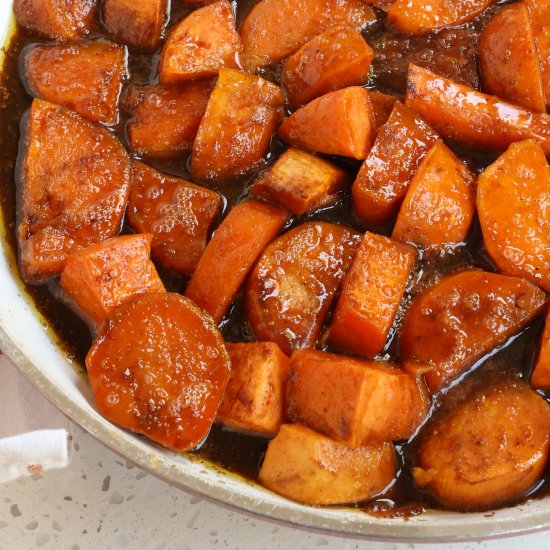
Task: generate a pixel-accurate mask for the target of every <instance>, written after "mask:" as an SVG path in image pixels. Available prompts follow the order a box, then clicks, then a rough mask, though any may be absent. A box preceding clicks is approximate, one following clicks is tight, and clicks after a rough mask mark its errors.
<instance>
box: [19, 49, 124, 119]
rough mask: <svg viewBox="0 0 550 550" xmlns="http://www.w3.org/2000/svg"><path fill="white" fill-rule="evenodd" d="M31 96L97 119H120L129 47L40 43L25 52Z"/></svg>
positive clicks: (24, 64) (27, 81)
mask: <svg viewBox="0 0 550 550" xmlns="http://www.w3.org/2000/svg"><path fill="white" fill-rule="evenodd" d="M23 67H24V71H25V80H26V82H25V83H26V84H27V87H28V89H29V92H30V93H31V95H34V96H39V97H42V98H43V99H46V100H47V101H51V102H52V103H57V104H58V105H63V106H64V107H68V108H69V109H72V110H73V111H76V112H77V113H79V114H81V115H82V116H84V117H86V118H88V119H90V120H93V121H94V122H103V123H105V124H108V125H114V124H116V123H117V122H118V97H119V95H120V90H121V88H122V81H123V79H124V77H125V76H126V48H124V47H123V46H120V45H118V44H115V43H114V42H110V41H109V40H103V39H99V40H87V41H83V42H73V43H71V44H38V45H35V46H31V47H30V48H28V49H27V50H26V51H25V54H24V57H23Z"/></svg>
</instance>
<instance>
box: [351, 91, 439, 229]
mask: <svg viewBox="0 0 550 550" xmlns="http://www.w3.org/2000/svg"><path fill="white" fill-rule="evenodd" d="M436 139H437V134H436V133H435V132H434V131H433V130H432V129H431V128H430V127H429V126H428V125H427V124H426V123H425V122H424V121H423V120H422V119H421V118H419V117H418V116H417V115H416V114H415V113H413V112H412V111H411V110H409V109H407V107H405V106H404V105H403V104H402V103H401V102H399V101H397V102H396V103H395V105H394V107H393V111H392V113H391V115H390V117H389V119H388V121H387V122H386V123H385V124H384V125H383V126H382V127H381V128H380V130H379V132H378V135H377V136H376V140H375V142H374V145H373V146H372V149H371V150H370V153H369V155H368V156H367V158H366V159H365V162H364V163H363V165H362V166H361V169H360V170H359V173H358V174H357V178H356V180H355V182H354V183H353V187H352V196H353V208H354V210H355V213H356V215H357V217H358V218H359V219H360V220H361V221H362V222H364V223H365V224H368V225H375V226H376V225H383V224H384V223H386V222H388V221H390V219H391V218H392V217H393V216H394V215H395V214H396V213H397V210H398V208H399V205H400V204H401V201H402V200H403V199H404V197H405V194H406V193H407V188H408V186H409V183H410V181H411V179H412V177H413V176H414V173H415V172H416V169H417V167H418V165H419V163H420V161H421V160H422V158H423V157H424V155H425V154H426V153H427V152H428V151H429V149H430V147H431V146H432V145H433V143H434V142H435V141H436Z"/></svg>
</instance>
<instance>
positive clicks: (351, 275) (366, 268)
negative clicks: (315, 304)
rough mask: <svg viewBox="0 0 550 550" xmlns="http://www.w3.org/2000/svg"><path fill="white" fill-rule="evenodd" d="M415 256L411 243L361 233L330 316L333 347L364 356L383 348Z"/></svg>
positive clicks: (330, 339)
mask: <svg viewBox="0 0 550 550" xmlns="http://www.w3.org/2000/svg"><path fill="white" fill-rule="evenodd" d="M415 257H416V252H415V250H414V248H413V247H412V246H409V245H407V244H401V243H397V242H395V241H392V240H391V239H388V238H387V237H383V236H382V235H376V234H374V233H369V232H367V233H365V234H364V235H363V239H362V241H361V244H360V245H359V248H358V249H357V252H356V253H355V257H354V258H353V263H352V264H351V268H350V270H349V271H348V273H347V275H346V278H345V279H344V283H343V285H342V293H341V294H340V299H339V300H338V304H337V305H336V310H335V311H334V315H333V317H332V323H331V325H330V337H329V341H330V343H331V344H332V345H333V346H335V347H337V348H339V349H342V350H344V351H349V352H351V353H354V354H357V355H363V356H365V357H373V356H375V355H376V354H377V353H380V352H381V351H382V349H383V348H384V344H385V343H386V340H387V337H388V334H389V332H390V329H391V327H392V325H393V320H394V318H395V314H396V313H397V308H398V307H399V304H400V303H401V300H402V298H403V294H404V293H405V289H406V286H407V281H408V279H409V275H410V272H411V268H412V265H413V263H414V260H415Z"/></svg>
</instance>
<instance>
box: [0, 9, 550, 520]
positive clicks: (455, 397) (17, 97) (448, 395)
mask: <svg viewBox="0 0 550 550" xmlns="http://www.w3.org/2000/svg"><path fill="white" fill-rule="evenodd" d="M254 3H255V0H243V1H240V2H238V5H237V6H236V7H237V21H238V23H240V22H241V21H242V19H243V17H244V15H246V13H247V12H248V11H249V10H250V9H251V7H252V6H253V5H254ZM176 4H177V3H176ZM234 4H236V3H234ZM188 11H189V9H188V8H182V7H175V8H174V9H173V10H172V13H171V20H170V25H169V26H171V25H173V24H174V23H175V22H177V21H179V20H180V19H181V18H182V17H183V16H185V14H186V13H187V12H188ZM493 11H494V8H493V9H491V10H489V12H490V13H491V12H493ZM487 16H488V14H487V13H486V14H484V15H483V16H482V17H480V18H478V20H477V21H475V22H473V23H471V24H468V25H464V26H462V27H459V28H455V29H446V30H443V31H439V32H436V33H432V34H429V35H427V36H423V37H416V38H411V37H407V36H404V35H399V34H396V33H392V32H389V31H386V30H384V27H383V25H382V24H376V25H375V26H374V27H371V28H370V29H368V30H367V31H366V32H365V36H366V38H367V41H368V42H369V43H370V45H371V46H372V47H373V48H374V50H375V52H376V56H375V62H374V65H373V71H372V73H371V78H370V80H369V83H368V87H373V88H374V87H376V88H377V89H379V90H382V91H389V92H391V93H394V94H400V93H402V92H403V89H404V84H405V74H406V67H407V65H408V63H409V62H410V61H414V62H415V63H418V64H420V65H424V66H426V67H428V68H431V69H433V70H434V71H436V72H440V73H442V74H445V75H446V76H448V77H451V78H454V79H456V80H459V81H461V82H464V83H467V84H469V85H473V86H475V87H477V86H478V83H479V77H478V72H477V59H476V53H475V52H476V49H477V40H478V36H479V30H480V28H481V27H482V25H483V22H484V21H485V20H486V18H487ZM100 33H101V29H100V28H99V27H98V28H97V29H96V33H95V34H100ZM37 41H40V40H39V39H38V38H37V37H36V36H32V35H29V34H27V33H26V32H25V31H23V30H22V29H20V28H18V29H17V31H16V34H15V36H14V38H13V39H12V41H11V45H10V47H9V49H8V51H7V52H6V58H5V62H4V69H3V73H2V75H1V81H0V204H1V208H2V215H3V220H4V227H3V228H2V229H3V230H4V231H5V235H4V238H5V242H6V243H7V244H8V248H9V251H11V253H12V255H13V262H12V268H13V272H14V276H15V277H18V270H17V264H16V260H15V258H16V257H17V243H16V212H15V210H16V208H15V205H16V193H17V185H16V183H15V181H16V157H17V151H18V142H19V135H20V120H21V118H22V116H23V114H24V113H25V111H26V110H27V109H28V108H29V106H30V103H31V98H30V97H29V96H28V95H27V93H26V92H25V88H24V87H23V85H22V83H21V81H20V76H19V58H20V54H21V51H22V50H23V48H24V47H25V46H27V45H29V44H31V43H33V42H37ZM157 61H158V52H157V54H155V55H153V56H150V55H142V54H139V53H135V52H132V51H130V55H129V75H130V76H129V79H128V80H127V81H126V84H125V85H126V86H127V85H129V84H132V83H143V82H154V81H155V80H156V64H157ZM279 74H280V67H274V68H271V69H269V70H267V71H266V72H265V74H264V76H265V77H266V78H269V79H271V80H273V81H274V82H277V83H278V78H279ZM115 132H116V134H117V135H118V137H119V138H120V139H121V140H122V141H123V143H125V144H127V137H126V134H125V120H124V113H122V117H121V122H120V124H119V125H118V127H117V128H116V129H115ZM450 145H451V146H452V147H453V149H454V150H455V152H456V153H457V154H458V155H459V156H460V157H461V158H462V159H463V160H465V161H466V162H467V163H468V165H469V166H470V167H471V168H472V169H473V170H475V171H476V172H479V171H480V170H482V169H483V168H484V167H485V166H487V165H488V164H489V163H490V162H492V160H494V158H495V156H491V155H484V154H479V153H476V152H474V151H469V150H466V149H464V148H463V147H458V146H453V144H450ZM282 150H283V146H282V145H281V144H280V143H279V142H278V141H277V140H276V139H274V141H273V147H272V151H271V153H270V155H269V157H268V160H267V164H270V163H271V162H273V160H274V159H275V158H277V156H278V155H279V154H280V152H281V151H282ZM333 160H335V161H336V162H338V163H339V164H340V165H342V166H343V167H344V168H345V169H346V170H348V171H349V172H350V173H352V174H354V173H356V172H357V170H358V168H359V163H357V162H354V161H350V160H346V159H333ZM151 164H152V165H153V166H155V167H156V168H158V169H160V170H164V171H166V172H169V173H172V174H175V175H178V176H181V177H184V178H186V179H191V178H190V175H189V171H188V169H187V163H186V160H185V159H183V160H180V161H177V162H174V161H172V162H168V163H151ZM256 176H257V175H253V176H248V177H246V178H244V179H241V180H239V181H236V182H232V183H231V184H225V185H224V186H223V187H216V186H213V188H215V189H216V190H217V191H219V192H221V193H222V194H223V195H224V197H225V199H226V201H227V208H226V212H227V210H228V209H229V208H230V207H231V205H232V204H234V203H235V202H238V201H239V200H242V199H243V198H244V197H245V196H246V193H247V191H248V189H249V187H250V184H251V182H252V181H253V180H254V177H256ZM306 219H308V220H324V221H330V222H337V223H343V224H345V225H348V226H350V227H352V228H354V229H357V230H360V231H364V230H365V229H368V228H366V227H364V226H362V225H361V224H360V223H358V221H357V220H356V219H355V218H354V216H353V214H352V209H351V198H350V196H349V193H345V194H343V195H342V196H341V197H340V198H339V200H338V201H337V202H336V203H335V204H334V205H331V206H330V207H328V208H325V209H322V210H320V211H317V212H315V213H314V214H312V215H309V216H307V217H306V218H295V219H293V220H292V221H291V222H290V223H289V227H291V226H295V225H298V224H299V223H302V222H303V221H305V220H306ZM124 230H125V231H127V228H125V229H124ZM376 231H377V232H378V233H384V234H390V233H391V226H388V227H386V228H383V229H382V230H380V228H378V229H377V230H376ZM467 266H470V267H479V268H483V269H486V270H489V271H493V270H494V268H493V266H492V265H491V263H490V261H489V260H488V258H487V256H486V254H485V252H484V250H483V248H482V245H481V241H480V230H479V227H478V225H477V224H476V225H475V226H474V228H473V230H472V232H471V235H470V237H469V239H468V242H467V243H465V245H464V246H460V247H457V248H455V249H454V250H449V251H448V252H446V253H443V254H439V255H438V256H435V257H424V258H422V261H419V262H418V263H417V266H416V269H415V271H414V273H413V276H412V277H411V281H410V284H409V289H408V292H407V295H406V298H405V299H404V301H403V304H402V306H401V309H400V312H399V313H398V315H397V319H396V323H395V326H394V329H393V330H392V333H391V337H390V338H389V342H388V344H387V346H386V349H385V350H384V352H383V353H382V354H381V358H384V359H389V360H396V361H398V359H399V357H398V353H397V349H396V344H395V338H394V336H395V334H396V332H397V331H398V327H399V322H400V319H401V318H402V315H403V313H404V311H405V310H406V307H407V305H408V304H409V303H410V300H411V298H412V296H414V295H415V294H418V293H419V292H421V291H422V290H424V289H425V288H427V287H429V286H431V285H432V284H433V283H434V282H436V281H437V280H439V279H440V278H441V277H442V276H443V275H445V274H447V273H451V272H454V271H457V270H459V269H462V268H464V267H467ZM158 268H159V273H160V274H161V276H162V278H163V280H164V282H165V284H166V287H167V289H168V290H172V291H182V290H183V289H184V288H185V284H186V281H185V280H184V279H183V278H182V277H180V276H178V275H176V274H174V273H170V272H168V271H167V270H166V269H163V268H162V267H160V266H159V267H158ZM21 286H22V288H24V289H25V291H26V292H27V294H28V295H29V296H30V298H31V300H32V302H33V303H34V304H35V306H36V308H37V310H38V311H39V312H40V313H41V315H42V316H43V317H44V318H45V319H46V320H47V323H48V325H49V327H50V328H51V329H53V331H54V333H55V334H56V335H57V338H58V340H59V344H60V345H61V346H62V347H63V349H64V350H65V351H66V353H67V357H68V358H69V359H70V360H72V361H73V362H74V364H75V365H76V366H80V367H81V368H82V369H84V367H83V365H84V358H85V356H86V353H87V351H88V349H89V347H90V345H91V342H92V335H91V334H90V332H89V330H88V328H87V326H86V324H85V323H84V322H82V321H81V320H80V319H79V318H78V317H77V316H76V315H75V314H74V313H73V312H72V310H71V309H70V308H69V307H67V306H66V305H65V304H63V302H62V301H61V300H60V299H59V296H60V294H59V288H58V284H57V281H53V282H50V283H48V284H45V285H39V286H30V285H25V284H24V283H21ZM335 302H336V300H335V301H334V303H335ZM329 319H330V315H329ZM327 322H328V320H327ZM541 328H542V322H541V321H540V320H538V321H537V322H536V323H534V324H533V325H532V326H531V327H529V328H527V329H526V330H525V331H524V332H523V333H522V334H520V335H519V336H517V337H515V338H513V339H512V340H511V341H510V342H508V343H507V344H506V345H505V346H503V348H502V349H501V350H497V351H496V352H495V353H493V354H491V356H490V357H489V358H486V359H485V360H482V361H480V362H479V363H478V364H477V365H476V368H473V369H471V370H470V373H466V375H464V376H463V377H462V380H461V381H460V383H458V381H456V382H455V383H453V384H452V385H451V387H450V388H449V389H446V390H443V392H441V393H440V394H439V395H437V396H436V397H435V399H434V404H433V407H432V414H435V413H437V414H440V411H441V412H444V411H446V410H449V409H451V408H452V407H453V406H455V405H456V404H457V403H459V402H461V401H462V400H464V399H467V398H468V396H469V395H471V393H472V392H473V391H475V390H476V389H477V388H480V387H483V386H484V385H487V384H490V383H491V381H492V380H495V379H496V378H502V377H505V376H510V377H524V378H526V377H528V376H529V373H530V370H531V368H532V364H533V360H534V354H535V349H536V341H537V338H538V336H539V334H540V332H541ZM222 332H223V334H224V337H225V338H226V339H227V340H228V341H251V340H254V337H253V334H252V332H251V330H250V328H249V326H248V323H247V321H246V315H245V313H244V307H243V301H242V299H241V297H240V296H239V297H238V298H237V300H236V301H235V303H234V305H233V306H232V308H231V310H230V313H229V314H228V315H227V317H226V319H225V320H224V321H223V323H222ZM323 341H324V338H321V341H320V347H322V346H323ZM325 349H328V348H326V346H325ZM416 439H417V438H416ZM266 447H267V440H265V439H261V438H257V437H250V436H246V435H242V434H238V433H235V432H231V431H228V430H225V429H224V428H222V427H219V426H214V428H213V429H212V431H211V433H210V435H209V437H208V438H207V440H206V441H205V442H204V443H203V445H202V446H201V448H200V449H199V450H198V451H196V452H195V453H190V455H191V456H195V457H197V458H198V459H201V460H207V461H209V462H212V463H214V464H215V465H218V466H220V467H222V468H225V469H227V470H229V471H231V472H233V473H236V474H239V475H241V476H243V477H245V478H247V479H251V480H254V479H256V477H257V474H258V472H259V468H260V464H261V461H262V458H263V454H264V453H265V450H266ZM398 451H399V456H400V461H401V468H400V472H399V475H398V477H397V479H396V482H395V484H394V487H393V488H392V489H391V490H390V492H389V493H388V494H386V495H384V496H383V498H381V499H379V500H375V501H373V502H370V503H367V504H363V505H361V504H359V505H357V507H358V508H361V509H363V510H364V511H365V512H367V513H370V514H372V515H375V516H379V517H404V518H405V519H406V518H407V517H410V516H411V515H415V514H417V513H420V512H422V511H423V510H424V509H425V508H428V507H430V508H441V506H440V505H438V504H436V503H435V502H434V501H433V500H432V499H431V498H430V497H429V495H427V494H424V493H422V492H419V491H418V490H417V489H415V487H414V485H413V483H412V481H411V478H410V464H411V460H412V457H413V456H414V451H415V438H412V441H410V442H407V443H403V444H401V445H398ZM549 487H550V482H548V481H547V480H545V481H544V482H542V483H541V486H539V487H538V488H537V489H536V491H535V493H536V494H537V495H544V494H546V493H547V492H548V488H549Z"/></svg>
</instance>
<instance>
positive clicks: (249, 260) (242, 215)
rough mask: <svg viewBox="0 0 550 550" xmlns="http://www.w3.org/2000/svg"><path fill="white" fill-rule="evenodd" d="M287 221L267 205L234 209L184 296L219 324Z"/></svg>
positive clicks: (245, 204) (249, 202) (251, 203)
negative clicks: (254, 266)
mask: <svg viewBox="0 0 550 550" xmlns="http://www.w3.org/2000/svg"><path fill="white" fill-rule="evenodd" d="M287 219H288V212H286V210H283V209H282V208H279V207H278V206H275V205H274V204H270V203H266V202H260V201H257V200H247V201H244V202H241V203H240V204H237V205H236V206H234V207H233V208H232V209H231V211H230V212H229V214H228V215H227V217H226V218H225V219H224V220H223V222H222V223H221V225H220V227H219V228H218V229H217V230H216V232H215V233H214V236H213V237H212V239H211V240H210V242H209V243H208V246H207V247H206V250H205V251H204V254H203V255H202V256H201V259H200V260H199V263H198V265H197V268H196V270H195V272H194V273H193V277H192V278H191V281H190V282H189V285H188V287H187V290H186V292H185V295H186V296H187V297H188V298H190V299H191V300H193V301H194V302H195V303H196V304H197V305H199V306H200V307H202V308H203V309H204V310H205V311H207V312H208V313H209V314H210V315H212V317H213V318H214V320H215V321H216V322H218V323H219V322H220V321H221V320H222V319H223V317H224V315H225V313H226V311H227V309H228V308H229V306H230V305H231V302H232V301H233V298H234V297H235V295H236V294H237V292H238V291H239V288H240V287H241V285H242V284H243V282H244V280H245V278H246V276H247V275H248V272H249V271H250V270H251V269H252V267H253V265H254V262H255V261H256V260H257V258H258V256H259V255H260V254H261V253H262V251H263V250H264V248H265V247H266V246H267V245H268V243H269V242H270V241H272V240H273V238H274V237H275V236H276V235H277V234H278V233H279V232H280V231H281V229H282V228H283V226H284V224H285V223H286V221H287Z"/></svg>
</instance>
